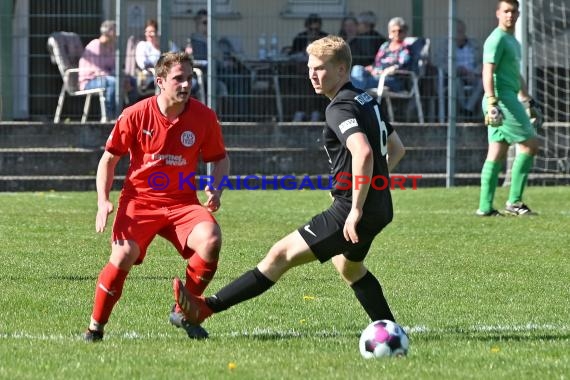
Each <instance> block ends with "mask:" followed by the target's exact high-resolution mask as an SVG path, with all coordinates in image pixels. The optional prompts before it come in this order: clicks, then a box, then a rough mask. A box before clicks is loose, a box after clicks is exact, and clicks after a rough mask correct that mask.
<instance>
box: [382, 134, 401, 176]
mask: <svg viewBox="0 0 570 380" xmlns="http://www.w3.org/2000/svg"><path fill="white" fill-rule="evenodd" d="M405 154H406V148H404V144H402V140H400V136H399V135H398V132H396V131H393V132H392V133H390V135H389V136H388V154H387V155H386V162H388V171H389V172H390V173H391V172H392V171H393V170H394V168H395V167H396V166H397V165H398V163H399V162H400V160H401V159H402V158H403V157H404V155H405Z"/></svg>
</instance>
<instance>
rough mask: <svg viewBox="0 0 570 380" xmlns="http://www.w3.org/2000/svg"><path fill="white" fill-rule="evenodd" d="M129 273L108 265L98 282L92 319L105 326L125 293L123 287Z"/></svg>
mask: <svg viewBox="0 0 570 380" xmlns="http://www.w3.org/2000/svg"><path fill="white" fill-rule="evenodd" d="M128 274H129V272H126V271H124V270H122V269H119V268H117V267H116V266H114V265H113V264H111V263H108V264H107V265H106V266H105V267H104V268H103V270H102V271H101V273H100V274H99V279H98V280H97V287H96V288H95V302H94V305H93V314H92V315H91V318H92V319H94V320H95V321H97V322H98V323H99V324H101V325H104V324H105V323H107V321H108V320H109V316H110V315H111V311H112V310H113V306H115V304H116V303H117V301H118V300H119V298H121V294H122V293H123V286H124V284H125V280H126V278H127V275H128Z"/></svg>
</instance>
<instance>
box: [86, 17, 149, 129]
mask: <svg viewBox="0 0 570 380" xmlns="http://www.w3.org/2000/svg"><path fill="white" fill-rule="evenodd" d="M100 31H101V35H100V36H99V38H96V39H94V40H92V41H91V42H89V43H88V44H87V46H86V47H85V50H84V51H83V55H82V56H81V58H80V59H79V86H80V88H81V90H89V89H92V88H101V87H103V88H105V109H106V112H107V117H108V118H109V119H111V120H112V119H115V118H116V117H117V116H118V113H117V110H116V109H115V83H116V81H117V77H116V74H115V48H116V41H117V33H116V25H115V22H114V21H112V20H106V21H104V22H103V23H102V24H101V29H100ZM123 86H124V89H125V93H127V94H128V95H127V96H128V103H129V104H130V103H134V102H135V101H137V100H138V97H139V96H138V93H137V88H136V80H135V78H134V77H132V76H125V81H124V83H123Z"/></svg>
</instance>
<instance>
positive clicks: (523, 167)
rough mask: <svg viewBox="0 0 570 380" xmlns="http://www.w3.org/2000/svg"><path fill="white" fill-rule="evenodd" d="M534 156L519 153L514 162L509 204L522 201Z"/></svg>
mask: <svg viewBox="0 0 570 380" xmlns="http://www.w3.org/2000/svg"><path fill="white" fill-rule="evenodd" d="M533 162H534V156H531V155H530V154H527V153H519V154H517V156H516V157H515V162H513V169H512V171H511V172H512V178H511V189H510V191H509V203H511V204H513V203H516V202H521V201H522V194H523V191H524V188H525V186H526V181H527V179H528V173H529V172H530V170H531V169H532V164H533Z"/></svg>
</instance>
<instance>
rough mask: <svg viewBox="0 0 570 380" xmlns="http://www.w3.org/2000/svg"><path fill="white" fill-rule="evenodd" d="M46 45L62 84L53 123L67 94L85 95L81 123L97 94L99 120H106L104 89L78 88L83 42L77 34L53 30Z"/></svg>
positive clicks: (57, 119) (56, 121)
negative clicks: (99, 108) (99, 109)
mask: <svg viewBox="0 0 570 380" xmlns="http://www.w3.org/2000/svg"><path fill="white" fill-rule="evenodd" d="M47 47H48V51H49V54H50V59H51V62H52V63H53V64H55V65H57V67H58V69H59V73H60V74H61V78H62V80H63V86H62V87H61V91H60V93H59V98H58V100H57V108H56V110H55V116H54V118H53V122H54V123H59V121H60V119H61V112H62V111H63V102H64V100H65V95H66V94H67V95H69V96H85V97H86V98H85V104H84V105H83V114H82V116H81V123H85V122H86V121H87V115H88V114H89V108H90V105H91V96H92V95H98V96H99V105H100V106H101V122H106V121H107V114H106V110H105V89H104V88H94V89H90V90H81V89H79V68H78V66H79V58H81V55H82V54H83V49H84V47H83V44H82V43H81V39H80V38H79V35H77V34H76V33H73V32H55V33H52V34H51V35H50V36H49V38H48V41H47Z"/></svg>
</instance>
